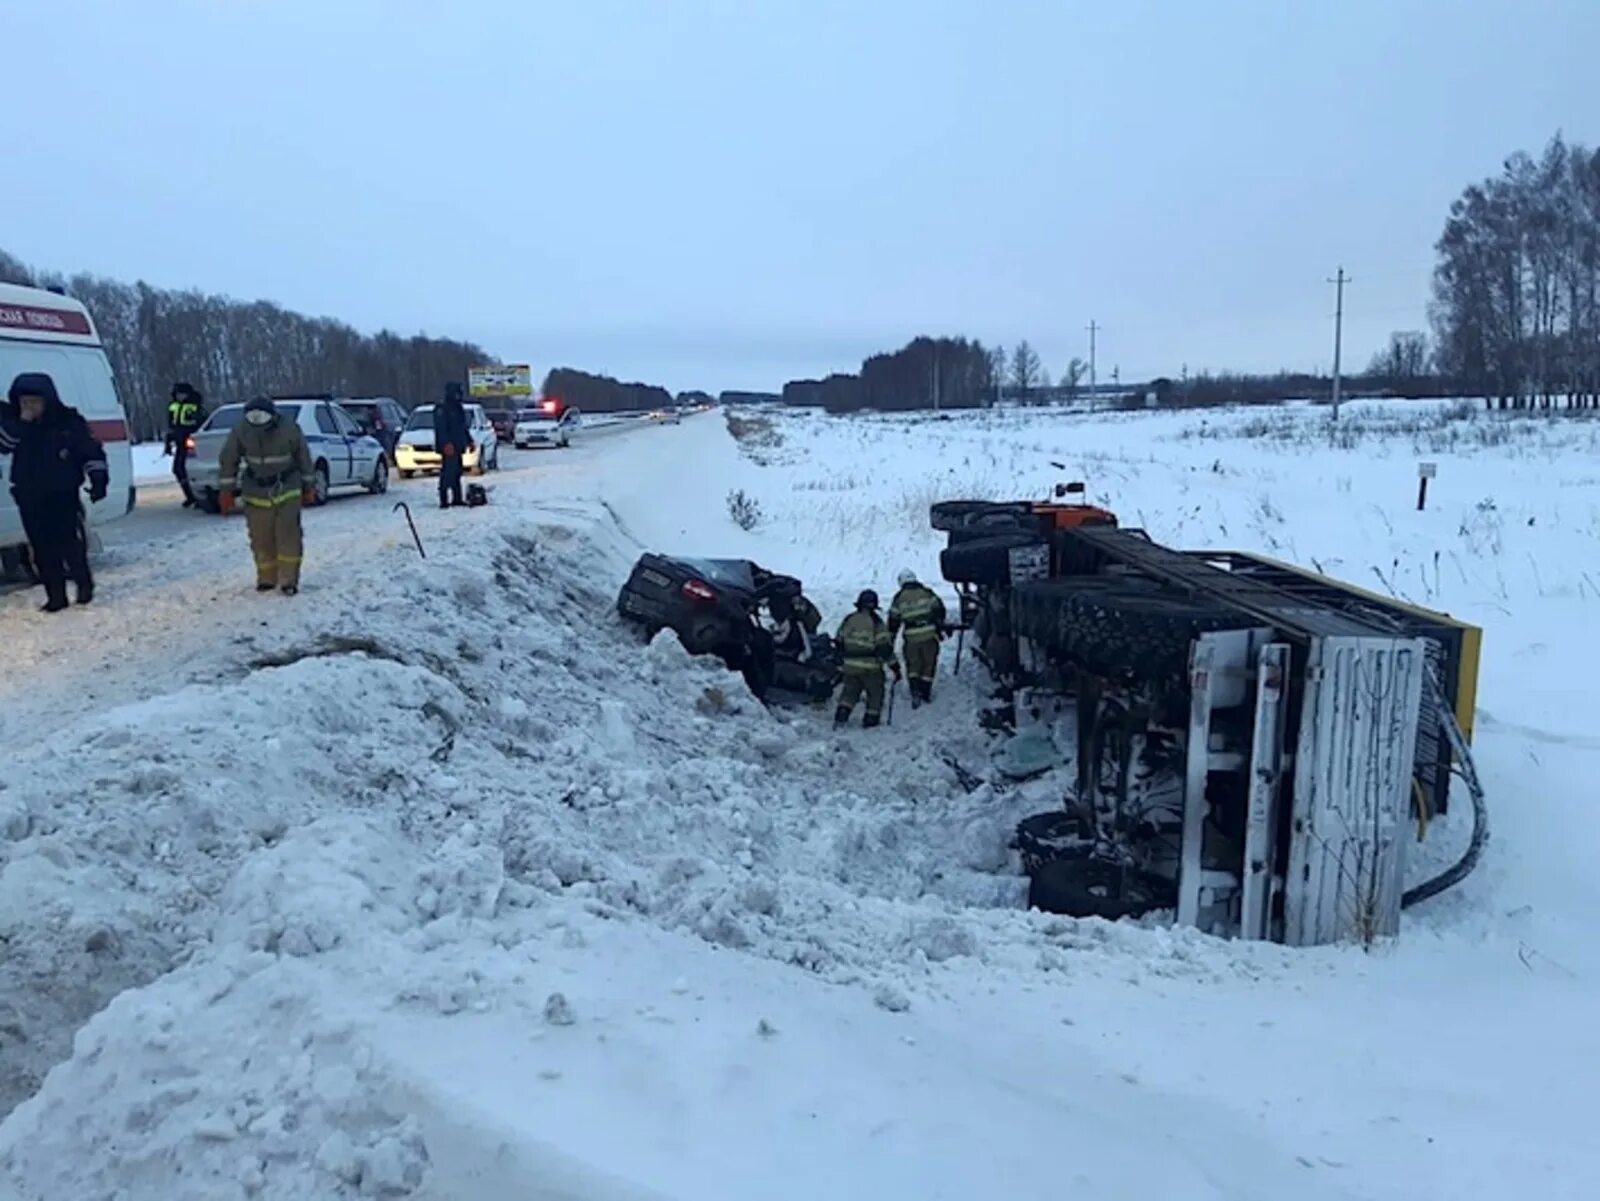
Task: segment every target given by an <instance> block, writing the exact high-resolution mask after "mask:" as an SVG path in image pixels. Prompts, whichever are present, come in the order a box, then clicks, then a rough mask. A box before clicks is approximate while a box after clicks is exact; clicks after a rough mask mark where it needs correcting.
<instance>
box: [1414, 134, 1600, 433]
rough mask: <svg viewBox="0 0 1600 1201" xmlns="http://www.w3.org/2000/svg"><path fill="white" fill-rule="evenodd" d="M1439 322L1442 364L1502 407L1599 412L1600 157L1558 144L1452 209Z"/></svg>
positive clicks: (1438, 280) (1437, 301)
mask: <svg viewBox="0 0 1600 1201" xmlns="http://www.w3.org/2000/svg"><path fill="white" fill-rule="evenodd" d="M1437 251H1438V261H1437V263H1436V265H1435V267H1434V277H1433V304H1432V306H1431V310H1430V316H1431V318H1432V321H1433V327H1434V334H1435V338H1436V341H1437V348H1438V360H1439V366H1440V368H1441V369H1442V370H1443V371H1444V372H1445V373H1446V374H1447V375H1449V376H1451V377H1452V378H1454V379H1455V380H1457V381H1459V382H1460V384H1461V385H1462V386H1463V387H1465V388H1471V389H1474V390H1476V391H1478V392H1479V393H1480V394H1481V395H1482V396H1483V397H1484V399H1485V401H1486V403H1489V404H1491V405H1492V404H1495V403H1498V404H1499V405H1500V407H1501V408H1507V407H1516V408H1524V407H1529V406H1533V405H1540V406H1542V407H1547V408H1548V407H1550V406H1552V405H1554V404H1555V403H1556V400H1557V398H1559V397H1562V396H1565V398H1566V403H1567V404H1568V405H1569V406H1573V407H1579V406H1591V405H1596V404H1600V153H1596V152H1593V151H1590V150H1588V149H1586V148H1584V147H1582V146H1577V145H1573V144H1571V143H1568V142H1566V141H1565V140H1564V139H1562V138H1561V137H1559V136H1557V137H1555V138H1553V139H1551V141H1550V143H1549V145H1548V146H1546V148H1545V150H1544V153H1543V154H1542V155H1541V156H1540V157H1539V158H1538V159H1537V160H1535V159H1534V158H1533V157H1532V156H1530V155H1527V154H1514V155H1512V156H1511V157H1510V158H1509V159H1507V160H1506V163H1505V168H1504V170H1503V171H1502V172H1501V174H1500V175H1499V176H1497V177H1496V178H1494V179H1489V180H1485V181H1483V182H1482V183H1479V184H1474V185H1472V186H1471V187H1469V188H1467V189H1466V190H1465V191H1464V192H1463V193H1462V194H1461V196H1460V197H1459V198H1458V199H1457V200H1456V202H1455V203H1454V204H1453V205H1451V207H1450V215H1449V218H1448V219H1447V220H1446V222H1445V227H1444V232H1443V233H1442V234H1441V235H1440V237H1439V241H1438V244H1437Z"/></svg>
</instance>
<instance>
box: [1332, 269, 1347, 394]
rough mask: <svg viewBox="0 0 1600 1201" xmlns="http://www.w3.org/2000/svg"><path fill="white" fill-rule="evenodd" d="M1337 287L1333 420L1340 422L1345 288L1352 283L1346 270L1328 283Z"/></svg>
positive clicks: (1335, 298)
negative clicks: (1340, 358)
mask: <svg viewBox="0 0 1600 1201" xmlns="http://www.w3.org/2000/svg"><path fill="white" fill-rule="evenodd" d="M1328 282H1329V283H1330V284H1334V285H1336V286H1337V289H1336V291H1335V292H1334V303H1333V419H1334V420H1335V421H1337V420H1339V389H1340V385H1341V382H1342V381H1341V380H1340V378H1339V353H1340V351H1341V350H1342V349H1343V342H1344V286H1345V285H1346V284H1347V283H1349V282H1350V278H1349V277H1348V276H1347V275H1345V273H1344V268H1343V267H1340V268H1339V274H1338V275H1336V276H1334V277H1333V278H1332V279H1330V280H1329V281H1328Z"/></svg>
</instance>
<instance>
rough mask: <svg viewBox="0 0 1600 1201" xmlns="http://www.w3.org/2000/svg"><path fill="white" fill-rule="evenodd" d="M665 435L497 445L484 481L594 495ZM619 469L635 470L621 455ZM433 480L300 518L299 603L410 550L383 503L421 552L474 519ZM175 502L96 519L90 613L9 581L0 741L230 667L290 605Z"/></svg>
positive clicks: (627, 432)
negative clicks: (646, 441) (632, 449)
mask: <svg viewBox="0 0 1600 1201" xmlns="http://www.w3.org/2000/svg"><path fill="white" fill-rule="evenodd" d="M665 433H666V431H664V430H662V429H660V428H657V427H653V426H646V425H641V424H637V423H633V424H625V425H615V426H608V427H602V428H598V429H595V430H593V431H591V432H589V433H588V434H587V435H586V436H585V438H584V439H583V440H582V441H581V442H580V443H578V444H576V445H574V446H572V447H571V448H569V449H567V450H563V451H517V450H509V451H505V452H504V454H505V466H504V467H503V469H502V470H501V471H499V472H497V473H494V474H492V475H490V476H487V477H485V478H484V479H483V480H482V482H483V483H485V484H486V485H488V486H489V487H490V488H491V489H493V490H497V489H500V488H508V489H515V490H517V491H519V492H520V491H533V492H535V493H536V494H537V495H538V497H539V498H540V499H544V500H549V501H552V502H555V501H560V500H571V499H574V498H582V497H589V498H593V497H594V496H595V495H596V494H597V493H598V492H599V491H601V490H603V489H605V488H606V487H607V486H608V483H609V481H608V475H609V471H610V470H611V469H610V468H609V467H608V464H609V463H610V462H611V460H612V458H613V452H614V451H616V450H617V449H619V448H621V449H624V450H625V449H626V447H625V446H624V445H623V444H625V443H626V442H627V441H628V440H630V439H634V438H651V437H658V436H661V435H663V434H665ZM645 461H649V460H648V459H646V460H645ZM624 470H627V471H630V472H631V471H635V470H637V468H636V467H635V466H633V465H632V463H631V461H630V463H629V465H628V466H627V467H625V468H624ZM435 487H436V481H435V480H434V479H432V478H431V477H430V478H419V479H414V480H406V481H402V480H400V479H398V478H396V479H394V480H393V481H392V483H391V487H390V490H389V493H388V494H387V495H386V496H383V497H373V496H368V495H367V494H365V493H361V492H357V493H342V494H339V495H336V496H335V497H334V498H333V499H332V500H331V501H330V502H329V504H328V505H327V506H325V507H324V508H321V509H317V510H313V511H311V512H308V513H307V514H306V516H305V529H306V563H305V581H304V585H303V591H302V595H301V597H300V598H297V600H298V601H306V602H310V603H309V604H308V605H307V606H306V607H307V608H315V607H316V601H317V599H318V598H319V597H320V598H322V599H323V600H324V601H326V600H327V599H329V598H330V597H331V596H332V595H334V594H335V593H337V592H339V591H341V590H342V588H343V586H344V585H345V583H346V582H351V583H353V582H354V581H355V580H356V579H357V578H362V577H364V576H365V574H366V573H367V572H369V571H371V570H373V569H374V568H376V569H377V570H378V571H380V572H381V570H382V568H381V566H379V565H380V564H381V563H382V562H383V561H385V560H394V559H397V558H398V559H405V558H408V557H411V556H415V554H416V551H415V549H414V547H413V543H412V541H411V535H410V532H409V531H408V529H407V528H406V525H405V519H404V517H403V516H402V515H401V514H399V513H396V512H394V511H393V510H394V505H395V503H396V502H399V501H405V502H406V503H407V504H409V506H410V507H411V510H412V514H413V517H414V519H415V520H416V522H417V527H418V531H419V532H420V533H421V535H422V537H423V545H424V546H427V545H428V544H429V543H430V542H432V541H433V540H434V539H436V538H440V537H451V536H455V535H456V534H457V533H458V532H459V531H461V530H463V529H468V530H470V529H471V528H472V527H471V526H470V525H468V524H467V523H468V522H470V521H471V520H472V518H473V517H474V514H473V513H472V512H470V511H461V512H448V513H441V512H439V511H438V509H437V507H436V494H435ZM491 496H492V493H491ZM181 502H182V497H181V495H180V493H179V491H178V488H177V485H176V484H174V483H170V482H168V483H164V484H156V485H149V484H146V485H143V486H141V488H140V492H139V503H138V505H137V506H136V507H135V509H134V511H133V512H132V513H130V514H128V516H126V517H124V518H122V519H121V520H118V521H115V522H110V523H108V524H106V525H105V526H103V527H101V529H100V530H99V531H98V533H99V535H100V539H101V542H102V545H103V551H102V554H101V555H100V556H99V557H98V558H97V561H96V571H97V578H98V585H99V594H98V596H97V599H96V602H95V605H94V607H93V608H92V609H88V610H78V609H75V610H72V611H70V612H69V613H67V614H64V615H61V616H60V617H57V618H54V619H52V618H49V617H46V616H44V615H42V614H38V613H35V612H32V610H33V608H34V606H35V605H36V604H37V596H36V594H35V593H33V592H30V591H27V590H23V589H15V588H14V589H12V590H11V591H10V592H9V593H6V594H4V595H0V622H4V623H5V627H6V634H5V637H6V643H7V651H8V659H9V662H10V664H11V668H10V670H8V671H7V672H6V674H5V675H4V676H3V677H0V739H6V740H12V739H18V738H23V739H26V738H30V737H33V736H34V735H36V734H37V733H38V732H39V731H40V730H41V729H48V728H50V727H51V725H52V724H54V723H58V722H59V721H60V718H61V715H62V714H63V713H65V712H69V711H73V710H76V709H84V708H91V709H92V708H94V707H97V706H102V705H105V704H107V703H110V702H112V701H121V700H126V699H129V698H131V697H136V696H148V695H154V694H156V693H158V692H161V691H166V690H169V689H171V688H173V687H176V686H179V685H181V684H184V683H189V682H195V683H204V682H205V681H206V680H208V679H213V678H215V677H216V673H217V671H218V670H219V664H230V663H231V662H232V661H233V659H232V658H230V656H229V654H228V653H227V648H228V647H230V646H239V645H248V643H249V640H250V637H251V634H252V633H253V631H254V630H256V629H260V628H263V627H265V626H267V625H268V624H270V623H271V622H272V621H274V620H276V619H277V617H279V616H280V612H279V608H280V607H281V606H282V605H284V604H286V603H290V602H286V601H285V600H284V599H283V598H281V597H278V596H268V597H258V596H256V595H255V593H254V592H253V590H252V588H251V584H252V581H253V576H252V574H251V572H252V568H251V564H250V556H249V549H248V546H247V544H246V540H245V532H244V521H243V519H242V518H241V517H238V516H235V517H233V518H230V519H222V518H218V517H214V516H210V515H206V514H202V513H199V512H196V511H193V510H185V509H184V508H183V507H182V503H181ZM218 648H221V651H220V652H219V650H218ZM24 694H25V703H24Z"/></svg>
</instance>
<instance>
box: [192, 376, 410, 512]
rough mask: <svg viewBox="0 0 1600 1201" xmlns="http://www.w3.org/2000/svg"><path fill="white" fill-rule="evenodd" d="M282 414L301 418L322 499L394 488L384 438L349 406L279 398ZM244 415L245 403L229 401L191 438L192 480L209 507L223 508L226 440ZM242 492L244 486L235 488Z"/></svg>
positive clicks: (312, 399)
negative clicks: (367, 431)
mask: <svg viewBox="0 0 1600 1201" xmlns="http://www.w3.org/2000/svg"><path fill="white" fill-rule="evenodd" d="M273 403H274V404H275V405H276V406H277V409H278V416H279V418H280V419H281V420H284V421H294V422H297V423H299V426H300V431H301V432H302V433H303V434H305V436H306V444H307V445H308V446H309V447H310V448H311V461H312V464H313V471H314V474H313V477H312V482H313V484H314V486H315V488H316V493H317V499H316V503H317V504H319V505H320V504H326V503H327V500H328V498H329V497H330V496H332V495H333V493H334V492H336V491H338V490H340V489H345V488H364V489H366V490H367V491H368V492H371V493H372V494H374V495H378V494H380V493H383V492H387V491H388V490H389V457H388V455H386V454H384V451H383V443H381V442H379V441H378V440H377V439H376V438H374V437H372V436H371V435H370V434H365V433H362V432H361V427H360V426H359V425H357V424H356V419H355V418H354V417H352V416H351V415H350V414H349V413H347V412H345V411H344V409H343V407H342V406H340V405H337V404H334V403H333V402H332V401H331V400H325V399H323V398H321V397H304V398H298V399H282V400H280V399H278V398H276V397H274V398H273ZM243 419H244V406H243V405H242V404H229V405H223V406H222V407H221V408H220V409H218V410H217V411H216V412H215V413H212V414H211V416H210V417H208V418H206V423H205V424H204V425H203V426H201V427H200V432H199V433H197V434H195V435H194V436H193V437H191V438H190V439H189V443H190V446H189V486H190V487H192V488H193V489H194V492H195V495H196V496H197V497H199V498H200V504H201V507H202V508H204V509H205V510H206V512H208V513H216V512H218V511H219V510H220V509H221V504H220V503H219V502H220V499H221V495H222V493H221V488H220V486H219V483H218V480H219V477H220V475H221V465H220V460H221V458H222V446H223V444H224V443H225V442H227V440H228V435H229V433H231V432H232V431H233V427H234V426H236V425H238V424H239V422H240V421H241V420H243ZM234 492H235V493H237V492H238V488H237V487H235V488H234Z"/></svg>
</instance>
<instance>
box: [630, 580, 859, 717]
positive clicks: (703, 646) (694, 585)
mask: <svg viewBox="0 0 1600 1201" xmlns="http://www.w3.org/2000/svg"><path fill="white" fill-rule="evenodd" d="M801 592H802V585H801V583H800V581H799V580H798V579H796V578H795V577H794V576H789V575H782V574H780V573H778V572H774V571H769V570H767V569H766V568H765V567H762V566H761V565H760V564H758V563H754V562H752V561H751V560H749V559H685V558H673V557H669V556H666V555H658V554H646V555H642V556H640V558H639V561H638V562H637V563H636V564H634V567H633V571H632V573H631V574H630V575H629V576H628V580H627V582H626V583H625V584H623V586H622V591H621V593H620V594H619V595H618V597H617V612H618V613H620V614H621V615H622V617H623V618H624V619H625V620H627V621H630V622H633V623H634V624H636V625H638V626H641V627H643V629H644V630H645V632H646V633H647V634H648V635H650V636H652V637H653V636H654V635H655V634H657V633H659V632H660V631H661V630H671V631H672V632H673V633H675V634H676V635H677V636H678V640H679V641H680V642H682V643H683V645H684V648H685V649H686V650H687V651H688V652H689V653H690V654H691V655H716V656H717V657H718V658H720V659H721V660H722V661H723V662H724V663H726V664H727V665H728V666H729V667H730V668H731V669H733V670H734V671H737V672H739V673H741V674H742V675H743V676H744V678H745V681H746V683H748V684H749V686H750V691H751V692H753V693H754V694H755V695H756V696H757V697H759V698H761V700H763V701H765V702H767V703H769V704H770V703H783V702H789V703H795V702H801V703H803V702H810V701H821V700H826V699H827V698H828V697H829V696H831V695H832V694H833V692H834V689H835V688H837V687H838V684H839V653H838V649H837V648H836V647H835V646H834V642H833V639H831V638H829V637H828V636H827V635H825V634H816V633H808V632H806V631H804V630H803V629H800V628H798V626H797V625H796V624H795V623H793V622H789V623H787V624H786V623H784V622H781V621H780V620H778V618H777V616H776V614H786V613H787V612H788V611H789V609H790V607H791V606H792V605H794V604H795V602H796V601H797V600H798V599H799V598H800V596H801ZM774 602H776V614H775V607H774ZM786 630H787V633H788V636H787V637H783V636H781V635H782V634H783V633H784V632H785V631H786Z"/></svg>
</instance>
